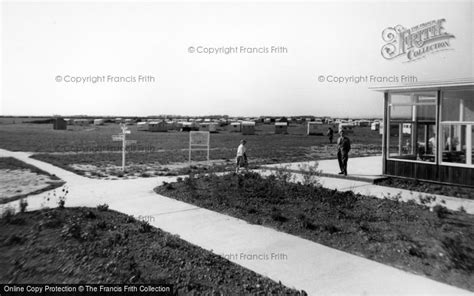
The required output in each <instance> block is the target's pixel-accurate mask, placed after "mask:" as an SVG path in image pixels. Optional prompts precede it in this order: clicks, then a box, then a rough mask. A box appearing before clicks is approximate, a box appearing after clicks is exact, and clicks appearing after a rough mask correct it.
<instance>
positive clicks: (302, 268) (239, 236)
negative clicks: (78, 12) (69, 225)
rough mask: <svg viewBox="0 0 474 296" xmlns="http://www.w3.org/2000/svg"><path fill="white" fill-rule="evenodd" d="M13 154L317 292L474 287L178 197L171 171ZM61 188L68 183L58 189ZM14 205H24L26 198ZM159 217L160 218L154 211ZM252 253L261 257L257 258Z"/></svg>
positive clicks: (74, 188) (78, 193) (36, 201)
mask: <svg viewBox="0 0 474 296" xmlns="http://www.w3.org/2000/svg"><path fill="white" fill-rule="evenodd" d="M3 156H12V157H15V158H18V159H20V160H22V161H24V162H27V163H29V164H31V165H34V166H37V167H38V168H40V169H42V170H45V171H47V172H50V173H52V174H55V175H57V176H58V177H60V178H61V179H63V180H64V181H66V184H65V185H64V186H65V187H67V188H68V191H69V193H68V195H67V198H66V206H70V207H72V206H90V207H95V206H97V205H98V204H101V203H108V204H109V206H110V208H111V209H114V210H117V211H120V212H123V213H126V214H129V215H134V216H136V217H138V216H142V217H144V216H148V217H150V218H149V220H150V224H152V225H153V226H155V227H158V228H161V229H163V230H165V231H167V232H170V233H173V234H177V235H179V236H180V237H181V238H182V239H184V240H187V241H189V242H191V243H193V244H195V245H197V246H200V247H202V248H204V249H207V250H212V251H213V252H214V253H216V254H219V255H223V256H226V257H227V258H228V259H229V260H230V261H233V262H235V263H237V264H239V265H241V266H243V267H246V268H248V269H250V270H253V271H255V272H257V273H259V274H262V275H264V276H267V277H269V278H271V279H273V280H274V281H276V282H278V281H281V282H282V283H283V284H284V285H286V286H288V287H293V288H296V289H299V290H305V291H306V292H307V293H308V294H309V295H473V293H471V292H469V291H466V290H462V289H459V288H456V287H452V286H449V285H446V284H442V283H439V282H436V281H433V280H430V279H428V278H425V277H423V276H418V275H414V274H411V273H407V272H404V271H402V270H399V269H396V268H393V267H390V266H387V265H383V264H380V263H377V262H374V261H371V260H368V259H364V258H361V257H358V256H355V255H351V254H348V253H345V252H342V251H338V250H335V249H332V248H329V247H326V246H323V245H320V244H317V243H314V242H311V241H308V240H305V239H302V238H299V237H296V236H293V235H289V234H286V233H282V232H278V231H276V230H273V229H270V228H266V227H262V226H259V225H251V224H248V223H246V222H245V221H242V220H239V219H236V218H232V217H229V216H226V215H223V214H219V213H216V212H213V211H209V210H206V209H202V208H198V207H196V206H193V205H190V204H186V203H183V202H180V201H176V200H174V199H170V198H167V197H164V196H161V195H157V194H155V193H154V192H153V187H155V186H157V185H159V184H161V183H162V182H163V181H168V182H169V181H173V180H174V178H170V177H156V178H144V179H133V180H94V179H89V178H85V177H82V176H78V175H75V174H73V173H71V172H68V171H65V170H63V169H60V168H58V167H55V166H53V165H50V164H47V163H44V162H41V161H37V160H34V159H31V158H29V154H28V153H24V152H9V151H6V150H2V149H0V157H3ZM55 192H56V193H57V194H60V192H61V188H58V189H55ZM48 196H50V197H51V196H52V193H51V192H44V193H42V194H38V195H34V196H29V197H28V203H29V206H28V209H29V210H36V209H39V208H41V207H43V206H55V203H56V202H57V200H54V198H53V199H51V200H50V201H49V202H47V201H46V197H48ZM9 205H10V206H15V207H17V205H18V202H12V203H10V204H9ZM151 217H152V218H151ZM248 256H256V257H258V258H254V259H253V260H252V259H249V258H248Z"/></svg>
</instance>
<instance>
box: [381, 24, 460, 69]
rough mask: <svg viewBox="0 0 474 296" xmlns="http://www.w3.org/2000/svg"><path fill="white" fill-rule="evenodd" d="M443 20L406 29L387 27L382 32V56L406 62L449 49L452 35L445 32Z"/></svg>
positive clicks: (399, 26) (398, 26)
mask: <svg viewBox="0 0 474 296" xmlns="http://www.w3.org/2000/svg"><path fill="white" fill-rule="evenodd" d="M444 22H446V20H445V19H439V20H433V21H430V22H426V23H423V24H420V25H418V26H414V27H412V28H410V29H406V28H404V27H403V26H401V25H397V26H395V27H388V28H386V29H385V30H383V32H382V39H383V41H385V42H387V43H386V44H385V45H384V46H382V56H383V57H384V58H385V59H387V60H392V59H395V58H401V57H405V58H406V62H410V61H414V60H417V59H420V58H423V57H425V56H426V55H427V54H431V53H435V52H438V51H442V50H447V49H451V45H450V43H449V41H450V39H451V38H454V35H452V34H450V33H447V32H445V29H444V27H443V24H444Z"/></svg>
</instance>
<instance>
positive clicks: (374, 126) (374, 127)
mask: <svg viewBox="0 0 474 296" xmlns="http://www.w3.org/2000/svg"><path fill="white" fill-rule="evenodd" d="M379 129H380V122H378V121H374V122H372V123H371V124H370V130H372V131H378V130H379Z"/></svg>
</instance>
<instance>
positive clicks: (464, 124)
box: [440, 90, 474, 166]
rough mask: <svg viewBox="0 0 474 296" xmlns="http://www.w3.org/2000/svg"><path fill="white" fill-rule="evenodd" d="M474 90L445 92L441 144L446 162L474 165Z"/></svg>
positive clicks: (443, 159) (444, 161) (442, 108)
mask: <svg viewBox="0 0 474 296" xmlns="http://www.w3.org/2000/svg"><path fill="white" fill-rule="evenodd" d="M473 126H474V91H473V90H456V91H445V92H443V99H442V101H441V132H442V136H441V142H440V143H441V144H442V147H441V148H442V151H441V155H442V162H443V163H444V164H462V165H467V166H474V162H473V149H474V147H473V145H474V144H473V141H474V140H473V132H474V131H473V130H474V127H473Z"/></svg>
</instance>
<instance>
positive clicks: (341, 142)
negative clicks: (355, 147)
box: [337, 130, 351, 176]
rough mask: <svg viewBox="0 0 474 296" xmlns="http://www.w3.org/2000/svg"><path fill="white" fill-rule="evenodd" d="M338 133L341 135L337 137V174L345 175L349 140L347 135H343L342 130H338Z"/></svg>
mask: <svg viewBox="0 0 474 296" xmlns="http://www.w3.org/2000/svg"><path fill="white" fill-rule="evenodd" d="M339 134H340V135H341V136H340V137H339V138H338V139H337V160H338V162H339V168H340V169H341V171H340V172H339V175H344V176H347V161H348V160H349V151H350V150H351V141H350V140H349V138H348V137H346V136H344V130H340V131H339Z"/></svg>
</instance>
